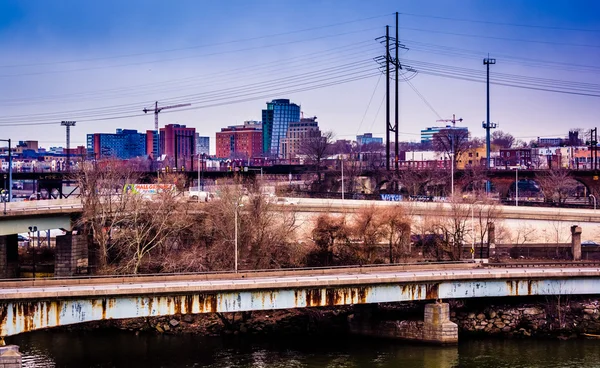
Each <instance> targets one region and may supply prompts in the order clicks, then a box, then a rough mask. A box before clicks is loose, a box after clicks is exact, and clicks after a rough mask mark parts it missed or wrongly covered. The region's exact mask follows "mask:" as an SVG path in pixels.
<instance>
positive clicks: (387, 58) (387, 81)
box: [385, 26, 390, 171]
mask: <svg viewBox="0 0 600 368" xmlns="http://www.w3.org/2000/svg"><path fill="white" fill-rule="evenodd" d="M385 168H386V170H388V171H389V170H390V26H385Z"/></svg>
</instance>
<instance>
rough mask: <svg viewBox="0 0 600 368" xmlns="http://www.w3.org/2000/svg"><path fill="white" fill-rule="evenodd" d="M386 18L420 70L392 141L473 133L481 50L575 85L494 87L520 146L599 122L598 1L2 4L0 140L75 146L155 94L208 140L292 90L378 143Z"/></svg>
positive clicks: (542, 81) (312, 110)
mask: <svg viewBox="0 0 600 368" xmlns="http://www.w3.org/2000/svg"><path fill="white" fill-rule="evenodd" d="M223 4H227V5H223ZM396 11H398V12H400V13H401V15H400V28H399V31H400V40H401V42H402V43H403V44H405V45H406V46H407V48H408V50H403V52H402V53H401V55H400V58H401V61H402V62H403V64H404V65H407V66H411V67H413V69H414V70H416V71H417V73H416V74H415V73H414V72H411V71H407V72H406V74H405V77H406V78H407V79H409V80H410V84H409V83H407V82H405V81H404V80H403V79H401V80H402V83H401V86H400V93H399V95H400V132H401V139H402V140H418V139H419V131H420V130H421V129H422V128H424V127H426V126H434V125H439V124H440V123H438V122H436V120H438V119H448V118H451V117H452V114H456V116H457V117H462V118H463V119H464V122H463V125H465V126H468V127H469V128H470V129H471V131H472V135H473V136H483V134H484V131H483V129H482V128H481V122H482V121H483V120H485V114H486V104H485V101H486V100H485V84H484V83H481V82H480V81H481V80H482V75H484V74H481V73H485V68H484V66H483V65H482V59H483V58H484V57H486V56H487V53H488V52H489V53H490V57H493V58H496V60H497V64H496V65H493V66H492V67H491V78H492V81H493V82H494V81H496V82H501V83H504V84H511V85H516V86H528V87H530V88H531V87H534V88H538V89H551V90H559V91H565V90H568V91H570V92H574V93H577V94H573V93H570V94H564V93H556V92H547V91H540V90H533V89H523V88H515V87H514V86H512V87H511V86H502V85H494V84H493V85H492V86H491V118H492V121H495V122H498V123H499V129H501V130H503V131H508V132H511V133H512V134H513V135H515V136H516V137H518V138H522V139H524V140H530V139H533V138H535V137H537V136H565V135H566V134H567V132H568V130H569V129H570V128H583V129H589V128H592V127H595V126H597V124H598V120H599V116H600V108H599V107H598V105H599V102H600V100H599V97H598V96H600V66H598V65H597V61H598V60H600V16H598V15H599V14H600V3H598V2H597V1H577V0H575V1H534V0H531V1H516V0H513V1H496V2H492V1H483V0H480V1H475V0H472V1H443V0H423V1H368V2H366V1H352V0H351V1H316V0H309V1H285V0H280V1H274V0H272V1H239V0H233V1H228V2H226V3H225V2H219V1H154V0H144V1H141V0H139V1H113V0H104V1H96V2H93V1H74V0H73V1H71V0H69V1H54V2H49V1H43V0H33V1H12V0H3V1H2V2H0V45H1V49H2V52H1V53H0V107H1V109H2V110H1V111H2V115H1V116H0V129H1V130H2V134H0V135H1V136H2V138H12V139H13V140H24V139H37V140H39V141H40V144H41V145H43V146H57V145H64V129H61V127H60V126H59V122H60V121H61V120H77V121H78V123H77V126H76V127H75V128H74V129H73V130H72V138H71V139H72V142H73V144H85V134H87V133H92V132H114V130H115V129H116V128H130V129H138V130H146V129H152V128H153V122H154V119H153V116H151V115H144V114H143V112H142V111H141V110H142V109H143V108H144V107H150V106H151V105H152V104H153V102H154V101H156V100H158V101H159V103H160V104H167V105H168V104H176V103H181V102H190V103H192V106H191V108H190V109H173V110H168V111H169V112H168V113H167V110H165V112H164V113H161V115H160V116H159V120H160V125H161V126H162V125H164V124H167V123H172V122H173V123H180V124H186V125H188V126H193V127H196V129H197V131H198V132H200V133H201V134H203V135H209V136H211V137H213V139H214V134H215V132H216V131H218V130H219V129H220V128H221V127H224V126H227V125H233V124H239V123H241V122H242V121H244V120H250V119H260V113H261V109H262V108H263V107H264V106H265V102H266V101H268V100H270V99H273V98H290V99H291V100H293V101H294V102H296V103H299V104H301V105H302V111H303V112H304V113H305V115H306V116H317V117H318V120H319V123H320V125H321V128H322V130H332V131H334V132H335V134H336V136H337V138H339V139H353V138H354V137H355V135H356V134H357V133H363V132H369V131H370V132H373V133H375V134H376V135H380V136H383V133H384V127H385V122H384V116H385V114H384V108H383V107H381V108H379V107H380V106H381V102H382V101H383V97H384V92H385V89H384V88H385V86H384V79H383V78H381V77H380V76H379V75H380V74H378V72H377V70H376V65H375V62H374V61H372V59H373V58H374V57H376V56H377V55H381V54H382V53H383V48H382V47H381V46H380V45H378V44H377V42H376V41H375V40H374V39H375V38H376V37H378V36H381V35H383V34H384V27H385V25H386V24H387V25H390V26H392V28H391V32H392V33H393V32H394V31H395V29H394V28H393V26H394V16H393V13H394V12H396ZM440 75H444V76H448V75H450V76H452V77H453V78H447V77H442V76H440ZM457 78H458V79H457ZM464 79H476V80H478V81H479V82H474V81H469V80H464ZM417 92H418V93H417ZM586 94H587V95H592V96H586ZM420 96H421V97H420ZM392 116H393V113H392ZM213 150H214V147H213Z"/></svg>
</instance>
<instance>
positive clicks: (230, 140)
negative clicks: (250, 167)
mask: <svg viewBox="0 0 600 368" xmlns="http://www.w3.org/2000/svg"><path fill="white" fill-rule="evenodd" d="M260 156H262V128H261V125H260V124H254V122H252V123H250V122H246V123H244V125H235V126H229V127H227V128H222V129H221V131H220V132H217V157H218V158H233V159H250V158H254V157H260Z"/></svg>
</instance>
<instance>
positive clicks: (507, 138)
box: [491, 130, 515, 148]
mask: <svg viewBox="0 0 600 368" xmlns="http://www.w3.org/2000/svg"><path fill="white" fill-rule="evenodd" d="M491 143H492V144H493V145H494V146H496V147H499V148H510V147H512V146H513V144H514V143H515V137H513V136H512V134H510V133H505V132H503V131H501V130H495V131H494V132H493V133H492V137H491Z"/></svg>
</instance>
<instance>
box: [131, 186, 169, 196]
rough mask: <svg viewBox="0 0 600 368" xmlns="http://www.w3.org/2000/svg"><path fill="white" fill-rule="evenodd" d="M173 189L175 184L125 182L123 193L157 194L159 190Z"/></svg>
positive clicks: (167, 190)
mask: <svg viewBox="0 0 600 368" xmlns="http://www.w3.org/2000/svg"><path fill="white" fill-rule="evenodd" d="M173 191H175V184H125V186H124V187H123V192H124V193H133V194H157V193H160V192H173Z"/></svg>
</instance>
